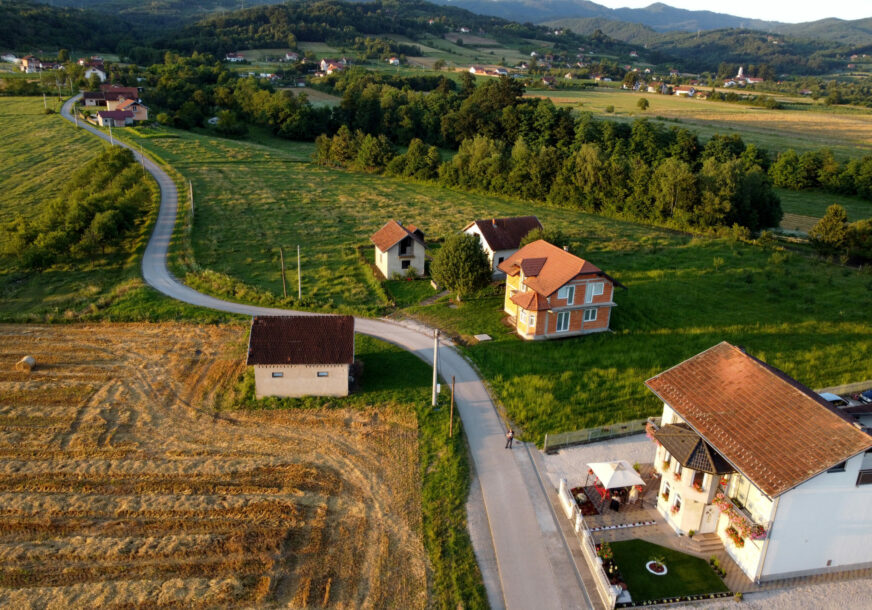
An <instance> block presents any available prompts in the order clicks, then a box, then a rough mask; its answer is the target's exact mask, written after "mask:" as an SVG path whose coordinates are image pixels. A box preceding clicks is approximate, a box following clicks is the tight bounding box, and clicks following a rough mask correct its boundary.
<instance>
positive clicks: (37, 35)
mask: <svg viewBox="0 0 872 610" xmlns="http://www.w3.org/2000/svg"><path fill="white" fill-rule="evenodd" d="M135 35H136V34H135V33H134V27H133V26H132V25H131V24H129V23H127V22H125V21H123V20H121V19H118V18H116V17H114V16H111V15H103V14H100V13H97V12H94V11H83V10H79V9H74V8H55V7H53V6H49V5H47V4H36V3H32V2H26V1H25V0H3V2H0V48H2V49H11V50H18V51H20V52H24V51H28V50H36V49H52V48H54V49H59V48H66V49H87V50H93V51H97V50H101V51H114V50H115V49H116V48H117V47H118V45H119V43H120V42H121V41H123V40H133V38H134V36H135Z"/></svg>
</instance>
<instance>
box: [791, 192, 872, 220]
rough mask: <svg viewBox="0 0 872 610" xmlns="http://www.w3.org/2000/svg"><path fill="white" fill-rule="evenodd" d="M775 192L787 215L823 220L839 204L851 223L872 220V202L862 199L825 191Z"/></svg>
mask: <svg viewBox="0 0 872 610" xmlns="http://www.w3.org/2000/svg"><path fill="white" fill-rule="evenodd" d="M775 191H776V193H778V197H779V198H780V199H781V207H782V209H783V210H784V212H785V213H789V214H799V215H802V216H811V217H813V218H821V217H822V216H823V215H824V213H825V212H826V211H827V208H828V207H829V206H831V205H832V204H834V203H838V204H839V205H840V206H842V207H843V208H845V211H847V212H848V220H849V221H851V222H855V221H857V220H862V219H864V218H872V201H867V200H865V199H862V198H860V197H850V196H847V195H835V194H832V193H825V192H823V191H790V190H787V189H775Z"/></svg>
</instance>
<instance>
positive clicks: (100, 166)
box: [0, 147, 155, 269]
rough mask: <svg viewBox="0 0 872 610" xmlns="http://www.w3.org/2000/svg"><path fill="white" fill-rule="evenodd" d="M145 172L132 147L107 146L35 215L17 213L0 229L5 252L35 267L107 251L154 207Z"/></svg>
mask: <svg viewBox="0 0 872 610" xmlns="http://www.w3.org/2000/svg"><path fill="white" fill-rule="evenodd" d="M143 172H144V170H143V169H142V167H140V165H139V164H138V163H136V161H135V159H134V157H133V153H131V152H130V151H129V150H127V149H123V148H115V147H112V148H107V149H106V150H105V151H103V152H102V153H101V154H100V155H98V156H97V158H96V159H94V160H93V161H91V162H89V163H87V164H85V165H83V166H82V167H81V168H80V169H79V170H78V171H76V173H74V174H73V176H72V177H71V178H70V181H69V182H68V183H67V185H66V186H65V188H64V191H63V193H62V194H61V196H60V197H58V198H57V199H55V200H54V201H51V202H50V203H49V204H48V205H47V206H46V208H45V210H44V211H43V212H42V213H41V214H40V215H39V216H37V217H36V218H35V219H33V220H28V219H26V218H24V217H23V216H18V217H17V218H15V219H14V220H12V221H10V222H7V223H6V224H5V225H3V226H2V227H0V244H2V245H0V253H2V254H4V255H9V256H15V257H17V258H18V259H19V260H20V261H21V264H22V266H23V267H26V268H35V269H42V268H45V267H48V266H50V265H52V264H54V263H57V262H71V261H76V260H83V259H85V258H88V257H91V256H93V255H94V254H96V253H98V252H100V253H105V252H106V249H107V248H112V247H114V246H116V245H118V243H119V242H121V240H122V239H124V238H125V237H127V236H128V235H129V234H130V233H131V232H132V231H133V230H134V228H135V227H136V226H137V224H139V223H141V222H142V220H143V219H144V217H145V216H146V215H147V214H148V212H149V209H150V208H151V206H152V202H153V200H154V195H155V193H154V190H153V186H152V182H151V181H149V180H143Z"/></svg>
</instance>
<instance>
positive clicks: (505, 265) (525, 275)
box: [499, 239, 623, 339]
mask: <svg viewBox="0 0 872 610" xmlns="http://www.w3.org/2000/svg"><path fill="white" fill-rule="evenodd" d="M499 268H500V270H501V271H503V272H504V273H505V274H506V297H505V301H504V306H503V309H504V311H505V312H506V313H507V314H509V318H510V319H511V321H512V324H513V325H514V326H515V329H516V331H517V332H518V334H519V335H520V336H521V337H522V338H524V339H557V338H561V337H571V336H573V335H586V334H589V333H596V332H603V331H606V330H608V329H609V321H610V319H611V311H612V307H614V306H615V303H614V301H613V300H612V295H613V293H614V288H615V286H620V287H622V288H623V285H621V283H620V282H618V281H616V280H614V279H613V278H611V277H610V276H609V275H608V274H606V273H605V272H603V271H602V270H601V269H600V268H599V267H597V266H596V265H594V264H593V263H591V262H589V261H586V260H584V259H582V258H579V257H577V256H575V255H574V254H571V253H569V252H567V251H566V250H564V249H562V248H558V247H557V246H554V245H552V244H549V243H548V242H547V241H545V240H542V239H540V240H537V241H534V242H532V243H529V244H527V245H526V246H524V247H523V248H521V249H520V250H518V251H517V252H515V253H514V254H512V255H511V256H510V257H509V258H507V259H506V260H504V261H503V262H502V263H500V265H499Z"/></svg>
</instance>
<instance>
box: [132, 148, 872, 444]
mask: <svg viewBox="0 0 872 610" xmlns="http://www.w3.org/2000/svg"><path fill="white" fill-rule="evenodd" d="M179 135H180V137H179V138H177V139H166V138H161V139H152V140H146V141H144V146H145V147H147V148H149V149H150V150H152V151H154V152H155V153H157V154H158V155H159V156H160V157H162V158H164V159H166V160H167V161H168V162H170V163H171V164H172V165H173V166H175V167H177V168H178V169H179V171H180V172H181V173H182V174H183V175H185V176H186V177H187V178H189V179H191V180H192V181H193V184H194V191H195V198H196V201H197V203H196V206H197V212H196V216H195V222H194V230H193V234H192V244H193V250H194V257H195V259H196V263H197V265H199V267H200V268H201V269H208V270H212V271H214V272H217V274H215V275H208V274H206V275H204V273H203V272H202V271H201V272H195V273H192V274H190V276H189V277H190V278H191V279H192V280H193V283H192V285H195V286H196V287H198V288H200V289H203V290H206V291H209V292H213V293H215V294H219V295H222V296H225V297H228V298H232V299H233V298H235V299H238V300H252V301H254V302H262V303H269V302H271V301H270V300H269V299H274V300H275V302H279V301H278V300H279V298H280V297H281V290H282V286H281V276H280V263H279V252H278V247H279V246H283V247H284V248H285V257H286V263H287V264H288V268H289V274H288V279H289V286H290V287H291V288H290V290H293V287H295V286H296V284H295V280H296V274H295V263H296V261H295V248H296V244H297V243H300V244H301V246H302V252H303V257H302V267H303V273H302V277H303V294H304V297H307V296H308V297H310V298H311V299H312V302H311V307H314V308H316V309H321V310H341V311H354V312H358V313H364V314H376V313H379V314H380V313H382V312H384V311H386V310H388V309H389V307H388V304H389V302H390V300H394V301H396V302H397V303H398V304H399V305H400V306H401V307H402V306H408V307H407V309H405V310H403V311H405V313H406V314H408V315H411V316H414V317H418V318H420V319H422V320H424V321H427V322H430V323H433V324H436V325H438V326H440V327H441V328H443V329H444V330H446V331H447V332H449V333H451V334H452V335H455V336H456V337H458V338H460V340H461V343H465V344H466V345H465V346H464V347H463V348H462V349H464V351H465V352H466V353H467V355H468V356H469V357H470V358H471V359H472V360H473V361H474V362H475V363H476V365H477V366H478V367H479V369H480V370H481V372H482V374H483V375H484V377H485V378H486V379H487V380H488V382H489V383H490V384H491V387H492V388H493V389H494V391H495V394H496V397H497V399H498V400H499V401H500V402H502V404H503V405H504V406H505V407H506V410H507V413H508V415H509V417H510V418H511V419H512V420H513V421H514V423H515V424H516V425H518V426H519V427H520V428H521V429H522V430H523V432H524V436H525V438H529V439H533V440H536V441H537V442H541V440H542V438H543V435H544V434H545V433H546V432H556V431H563V430H573V429H578V428H584V427H588V426H593V425H597V424H604V423H609V422H615V421H623V420H629V419H635V418H638V417H641V416H646V415H653V414H656V413H657V412H658V411H659V409H660V405H659V403H658V401H657V400H656V398H655V397H654V396H653V395H652V394H651V393H650V392H648V391H647V390H646V389H645V388H644V385H643V382H644V380H645V379H647V378H648V377H651V376H652V375H655V374H656V373H658V372H660V371H662V370H664V369H666V368H668V367H670V366H672V365H674V364H677V363H678V362H681V361H682V360H684V359H686V358H688V357H690V356H692V355H694V354H696V353H698V352H700V351H702V350H704V349H706V348H708V347H711V346H712V345H714V344H716V343H718V342H720V341H724V340H726V341H730V342H732V343H735V344H739V345H744V346H745V347H746V348H747V349H748V350H749V351H750V352H751V353H753V354H754V355H756V356H758V357H760V358H763V359H764V360H766V361H767V362H770V363H771V364H773V365H774V366H777V367H779V368H782V369H784V370H785V371H786V372H787V373H788V374H790V375H792V376H794V377H796V378H797V379H799V380H800V381H802V382H803V383H806V384H808V385H810V386H812V387H824V386H830V385H835V384H840V383H846V382H850V381H857V380H862V379H872V358H870V356H872V333H870V330H872V327H870V323H872V314H870V312H872V275H870V274H869V273H868V272H864V271H859V270H856V269H853V268H847V267H840V266H836V265H832V264H828V263H827V262H825V261H822V260H817V259H814V258H811V257H808V256H806V255H803V254H797V253H790V252H786V251H782V250H778V249H775V248H774V247H771V246H764V245H754V244H746V243H743V242H735V241H730V240H723V239H721V240H714V239H708V238H692V237H690V236H687V235H684V234H680V233H674V232H669V231H665V230H661V229H656V228H652V227H648V226H644V225H640V224H635V223H631V222H622V221H618V220H614V219H609V218H604V217H599V216H593V215H588V214H583V213H580V212H577V211H573V210H566V209H557V208H549V207H546V206H542V205H534V204H531V203H528V202H522V201H517V200H513V199H508V198H498V197H492V196H486V195H480V194H473V193H466V192H460V191H452V190H449V189H444V188H441V187H439V186H436V185H433V184H422V183H415V182H407V181H401V180H396V179H391V178H386V177H382V176H375V175H369V174H361V173H354V172H348V171H344V170H338V169H329V168H324V167H319V166H314V165H311V164H310V163H308V162H307V161H306V157H307V156H308V152H309V151H311V145H308V144H301V143H290V142H284V143H282V144H281V145H280V144H279V143H275V144H276V145H275V146H273V145H272V144H273V142H270V143H268V144H251V143H247V142H238V141H231V140H223V139H219V138H211V137H207V136H199V135H192V134H188V133H184V132H179ZM519 214H536V215H537V216H539V218H540V219H541V220H542V222H543V223H544V224H545V225H546V226H557V227H559V228H560V229H561V230H562V231H563V232H564V234H566V235H567V236H568V242H569V245H570V246H571V247H572V249H573V251H574V252H576V253H577V254H579V255H580V256H582V257H585V258H588V259H590V260H591V261H593V262H594V263H595V264H597V265H598V266H600V267H601V268H603V269H605V270H606V271H608V272H609V273H610V274H612V275H613V276H615V277H616V278H617V279H618V280H620V281H621V282H623V283H624V284H625V285H626V286H627V288H628V289H627V290H626V291H622V290H618V291H617V293H616V296H615V300H616V302H617V303H618V307H616V308H615V310H614V312H613V317H612V324H611V328H612V331H611V332H609V333H603V334H598V335H590V336H587V337H579V338H571V339H565V340H560V341H547V342H524V341H521V340H520V339H518V338H517V337H515V335H514V334H513V333H512V331H511V329H510V328H509V327H507V326H506V325H505V324H504V322H503V314H502V312H501V303H502V290H503V288H502V287H501V286H499V285H497V286H495V287H493V288H492V289H489V290H486V291H483V293H482V294H480V295H477V296H475V297H471V298H469V299H467V300H464V301H463V302H462V303H459V304H457V303H453V302H451V301H450V300H449V299H447V298H443V299H441V300H440V301H437V302H436V303H435V304H433V305H430V306H427V307H420V306H417V305H414V303H417V302H419V301H420V299H419V297H422V298H423V295H424V294H425V293H426V292H427V291H425V290H424V287H423V286H422V285H420V284H419V285H415V284H413V285H410V286H408V287H407V286H406V285H404V284H402V283H399V284H391V283H388V284H387V285H385V286H383V287H382V288H381V289H379V285H378V283H376V282H374V280H373V276H372V272H371V270H370V269H369V267H368V266H367V265H365V264H362V263H361V262H360V260H359V259H358V258H357V253H356V247H357V246H359V245H367V244H368V243H369V236H370V235H371V234H372V233H373V232H374V231H375V230H377V229H378V228H379V227H381V226H382V224H384V222H385V221H386V220H388V219H390V218H396V219H398V220H401V221H404V222H411V223H414V224H417V225H419V226H421V227H422V228H423V230H424V231H425V233H426V234H427V236H428V239H438V238H440V237H444V236H446V235H448V234H449V233H450V232H452V231H456V230H459V229H460V228H461V227H463V226H464V225H465V224H466V223H467V222H468V221H469V220H471V219H474V218H490V217H493V216H508V215H519ZM289 252H290V254H289ZM419 286H420V287H421V292H420V293H418V292H417V289H418V287H419ZM264 295H266V297H264ZM391 295H393V296H391ZM428 296H429V295H428ZM479 333H487V334H489V335H491V336H492V337H493V338H494V339H493V341H490V342H486V343H476V342H475V341H474V340H473V339H472V335H474V334H479ZM847 353H850V354H851V357H850V358H846V357H845V354H847Z"/></svg>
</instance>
